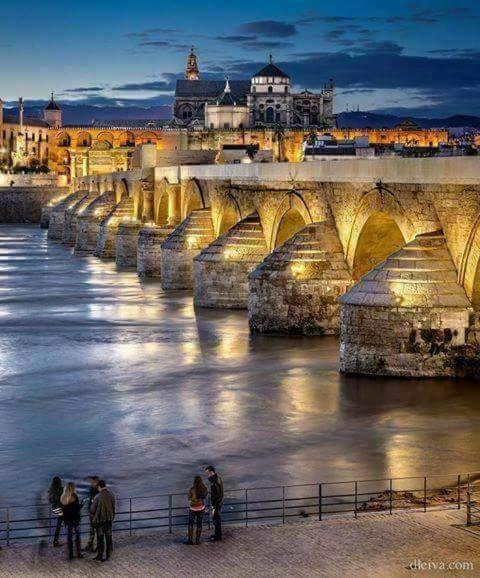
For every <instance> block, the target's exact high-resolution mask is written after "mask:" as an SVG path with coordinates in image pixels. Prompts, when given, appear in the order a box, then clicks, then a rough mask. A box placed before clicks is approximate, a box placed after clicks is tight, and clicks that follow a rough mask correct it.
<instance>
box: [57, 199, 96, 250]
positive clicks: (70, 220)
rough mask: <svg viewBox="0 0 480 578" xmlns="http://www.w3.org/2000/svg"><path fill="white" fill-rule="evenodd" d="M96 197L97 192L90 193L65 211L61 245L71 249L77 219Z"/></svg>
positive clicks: (73, 242)
mask: <svg viewBox="0 0 480 578" xmlns="http://www.w3.org/2000/svg"><path fill="white" fill-rule="evenodd" d="M97 196H98V193H97V192H90V193H88V195H86V196H85V197H83V199H80V200H79V201H77V202H76V203H75V204H74V205H73V206H71V207H69V208H68V209H67V210H66V211H65V222H64V225H63V236H62V243H63V244H64V245H69V246H71V247H73V246H74V245H75V243H76V241H77V222H78V217H79V216H80V215H81V214H82V213H83V211H85V210H86V209H87V207H88V205H89V204H90V203H91V202H92V201H93V200H94V199H95V198H96V197H97Z"/></svg>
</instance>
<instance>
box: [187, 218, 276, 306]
mask: <svg viewBox="0 0 480 578" xmlns="http://www.w3.org/2000/svg"><path fill="white" fill-rule="evenodd" d="M267 253H268V250H267V245H266V243H265V237H264V234H263V229H262V225H261V223H260V219H259V216H258V214H257V213H253V214H252V215H250V216H248V217H246V218H245V219H243V220H242V221H240V222H239V223H237V224H236V225H234V226H233V227H232V228H231V229H230V230H229V231H227V232H226V233H224V234H223V235H220V237H219V238H218V239H217V240H216V241H214V242H213V243H211V244H210V245H209V246H208V247H207V248H206V249H203V251H202V252H201V253H200V255H198V256H197V257H195V259H194V269H195V293H194V303H195V305H198V306H200V307H219V308H233V309H246V308H247V307H248V275H249V273H250V272H251V271H252V270H253V269H254V268H255V267H256V266H257V265H259V264H260V263H261V262H262V260H263V259H264V258H265V256H266V255H267Z"/></svg>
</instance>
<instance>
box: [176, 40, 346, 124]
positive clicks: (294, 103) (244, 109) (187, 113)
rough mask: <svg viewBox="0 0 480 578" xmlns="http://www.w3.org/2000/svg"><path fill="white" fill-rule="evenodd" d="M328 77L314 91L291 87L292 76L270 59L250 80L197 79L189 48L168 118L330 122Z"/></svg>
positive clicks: (182, 121)
mask: <svg viewBox="0 0 480 578" xmlns="http://www.w3.org/2000/svg"><path fill="white" fill-rule="evenodd" d="M333 95H334V86H333V81H330V83H329V85H328V87H327V86H324V88H323V89H322V90H321V92H319V93H313V92H311V91H309V90H304V91H303V92H300V93H293V92H292V91H291V79H290V76H289V75H288V74H286V73H285V72H283V71H282V70H280V68H278V66H276V65H275V64H274V63H273V59H272V57H271V56H270V61H269V63H268V64H267V65H266V66H265V67H263V68H262V69H261V70H260V71H258V72H257V73H256V74H254V75H253V77H252V78H251V79H250V80H229V81H222V80H201V79H200V71H199V68H198V64H197V58H196V55H195V53H194V51H193V48H192V50H191V52H190V54H189V56H188V61H187V67H186V70H185V79H179V80H177V84H176V89H175V103H174V110H173V114H174V118H173V124H174V125H176V126H181V127H191V128H195V127H198V128H206V129H217V130H218V129H238V128H261V127H266V128H272V127H279V126H280V127H285V128H290V127H292V128H295V127H298V128H309V127H312V128H315V127H320V128H325V129H329V128H335V126H336V121H335V116H334V114H333Z"/></svg>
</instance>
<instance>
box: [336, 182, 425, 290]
mask: <svg viewBox="0 0 480 578" xmlns="http://www.w3.org/2000/svg"><path fill="white" fill-rule="evenodd" d="M414 236H415V229H414V226H413V224H412V222H411V220H410V219H409V218H408V216H407V214H406V213H405V211H404V209H403V207H402V206H401V205H400V203H399V202H398V201H397V199H396V198H395V195H394V194H393V193H392V192H391V191H388V190H387V189H385V188H383V187H376V188H375V189H372V190H370V191H368V192H367V193H366V194H365V195H364V196H363V198H362V199H361V201H360V203H359V205H358V208H357V210H356V212H355V215H354V218H353V224H352V227H351V229H350V234H349V236H348V242H347V250H346V259H347V263H348V265H349V267H350V270H351V271H352V275H353V277H354V278H355V279H359V278H360V277H361V276H362V275H364V274H365V273H367V272H368V271H370V270H371V269H372V268H373V267H374V266H375V265H377V264H378V263H381V262H382V261H384V260H385V259H386V257H387V256H388V255H391V254H392V253H394V252H395V251H397V250H398V249H400V247H402V246H403V245H405V243H408V242H409V241H411V240H412V239H413V238H414Z"/></svg>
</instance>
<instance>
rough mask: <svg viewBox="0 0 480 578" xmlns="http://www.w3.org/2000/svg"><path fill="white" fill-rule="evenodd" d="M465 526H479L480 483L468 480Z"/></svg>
mask: <svg viewBox="0 0 480 578" xmlns="http://www.w3.org/2000/svg"><path fill="white" fill-rule="evenodd" d="M467 526H480V485H478V484H474V483H472V480H469V481H468V486H467Z"/></svg>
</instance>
